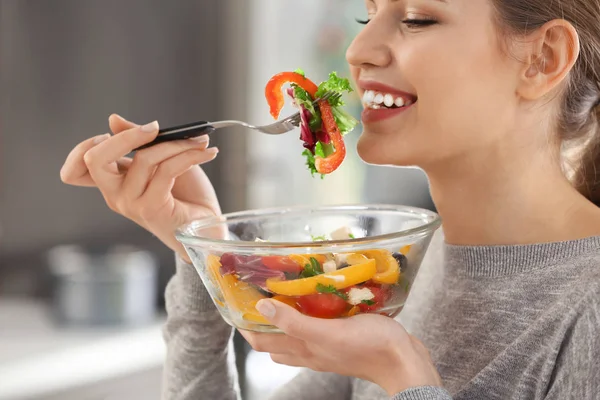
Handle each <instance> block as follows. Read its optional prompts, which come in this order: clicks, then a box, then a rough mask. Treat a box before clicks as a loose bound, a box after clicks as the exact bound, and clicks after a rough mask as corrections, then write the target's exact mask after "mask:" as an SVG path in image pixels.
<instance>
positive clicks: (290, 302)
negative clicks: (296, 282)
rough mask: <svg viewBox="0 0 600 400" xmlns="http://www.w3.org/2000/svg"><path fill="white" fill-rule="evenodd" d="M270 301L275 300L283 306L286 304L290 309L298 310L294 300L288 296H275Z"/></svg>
mask: <svg viewBox="0 0 600 400" xmlns="http://www.w3.org/2000/svg"><path fill="white" fill-rule="evenodd" d="M271 300H277V301H280V302H282V303H284V304H287V305H288V306H290V307H293V308H295V309H296V310H297V309H298V303H297V302H296V299H295V298H293V297H289V296H281V295H279V294H278V295H277V296H273V297H272V298H271Z"/></svg>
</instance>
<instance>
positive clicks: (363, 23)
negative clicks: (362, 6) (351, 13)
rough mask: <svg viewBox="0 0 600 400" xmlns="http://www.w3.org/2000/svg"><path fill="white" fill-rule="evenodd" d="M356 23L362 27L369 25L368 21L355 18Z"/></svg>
mask: <svg viewBox="0 0 600 400" xmlns="http://www.w3.org/2000/svg"><path fill="white" fill-rule="evenodd" d="M355 20H356V22H358V23H359V24H362V25H366V24H368V23H369V21H370V19H359V18H355Z"/></svg>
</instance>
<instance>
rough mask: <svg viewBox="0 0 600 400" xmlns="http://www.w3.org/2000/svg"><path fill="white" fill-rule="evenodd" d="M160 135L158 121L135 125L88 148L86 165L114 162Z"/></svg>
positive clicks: (96, 165)
mask: <svg viewBox="0 0 600 400" xmlns="http://www.w3.org/2000/svg"><path fill="white" fill-rule="evenodd" d="M156 135H158V122H156V121H154V122H151V123H149V124H146V125H144V126H140V127H134V128H131V129H128V130H126V131H124V132H121V133H120V134H118V135H115V136H113V137H111V138H110V139H109V140H104V141H103V142H101V143H100V144H98V145H97V146H95V147H93V148H92V149H90V150H88V152H87V153H86V154H85V156H84V157H87V159H86V160H85V161H86V165H87V166H88V169H89V167H90V164H93V166H95V167H98V166H101V165H107V164H110V163H113V162H115V161H117V160H118V159H120V158H121V157H124V156H126V155H127V154H129V153H131V152H132V151H133V150H134V149H136V148H137V147H139V146H141V145H143V144H146V143H148V142H151V141H152V140H153V139H154V138H155V137H156Z"/></svg>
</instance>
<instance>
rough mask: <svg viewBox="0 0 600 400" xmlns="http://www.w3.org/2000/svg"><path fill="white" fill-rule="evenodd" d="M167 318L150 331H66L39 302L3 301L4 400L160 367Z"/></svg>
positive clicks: (0, 376) (0, 367) (0, 392)
mask: <svg viewBox="0 0 600 400" xmlns="http://www.w3.org/2000/svg"><path fill="white" fill-rule="evenodd" d="M164 320H165V318H164V317H163V316H159V317H158V318H157V320H156V321H155V322H153V323H152V324H149V325H146V326H138V327H120V328H66V327H61V326H57V325H56V324H54V322H53V320H52V319H51V316H50V313H49V309H48V306H47V305H46V304H45V303H43V302H40V301H36V300H30V299H18V298H15V299H13V298H1V297H0V382H2V383H1V384H0V400H8V399H10V400H15V399H26V398H31V397H36V396H41V395H44V394H45V393H52V392H57V391H61V390H65V389H69V388H72V387H80V386H84V385H87V384H93V383H97V382H101V381H103V380H108V379H113V378H119V377H123V376H127V375H130V374H135V373H137V372H140V371H144V370H148V369H151V368H160V367H161V366H162V364H163V360H164V358H165V353H166V349H165V346H164V343H163V339H162V325H163V324H164Z"/></svg>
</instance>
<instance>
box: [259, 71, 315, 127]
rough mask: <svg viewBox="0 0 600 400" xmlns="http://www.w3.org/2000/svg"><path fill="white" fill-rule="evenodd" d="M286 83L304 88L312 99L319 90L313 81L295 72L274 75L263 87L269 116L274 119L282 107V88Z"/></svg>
mask: <svg viewBox="0 0 600 400" xmlns="http://www.w3.org/2000/svg"><path fill="white" fill-rule="evenodd" d="M286 83H295V84H296V85H298V86H300V87H301V88H302V89H304V90H306V91H307V92H308V94H309V95H310V97H312V98H313V99H314V98H315V94H317V90H319V87H318V86H317V85H315V83H314V82H313V81H311V80H310V79H308V78H307V77H305V76H303V75H301V74H299V73H297V72H281V73H279V74H276V75H274V76H273V77H272V78H271V79H269V82H267V86H266V87H265V97H266V98H267V102H268V103H269V108H270V111H271V116H272V117H273V118H275V119H277V117H279V113H280V112H281V109H282V108H283V103H284V99H283V91H282V88H283V85H285V84H286Z"/></svg>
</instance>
